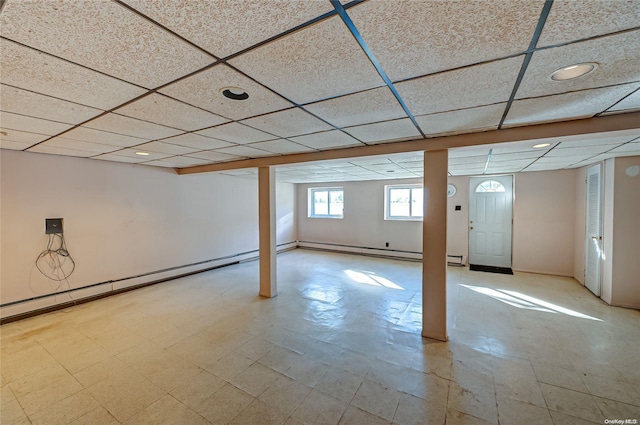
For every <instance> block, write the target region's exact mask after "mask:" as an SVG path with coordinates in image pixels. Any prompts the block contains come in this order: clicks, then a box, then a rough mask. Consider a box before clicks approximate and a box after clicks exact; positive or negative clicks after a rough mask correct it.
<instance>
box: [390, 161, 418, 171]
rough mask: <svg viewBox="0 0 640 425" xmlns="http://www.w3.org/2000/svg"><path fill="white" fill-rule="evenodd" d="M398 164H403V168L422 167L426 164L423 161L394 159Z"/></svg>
mask: <svg viewBox="0 0 640 425" xmlns="http://www.w3.org/2000/svg"><path fill="white" fill-rule="evenodd" d="M393 162H395V163H396V164H398V165H400V166H402V168H407V169H409V168H421V167H423V166H424V162H423V161H396V160H393Z"/></svg>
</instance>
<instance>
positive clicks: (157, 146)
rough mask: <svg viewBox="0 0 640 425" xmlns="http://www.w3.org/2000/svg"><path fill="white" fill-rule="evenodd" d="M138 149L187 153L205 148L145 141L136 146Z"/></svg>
mask: <svg viewBox="0 0 640 425" xmlns="http://www.w3.org/2000/svg"><path fill="white" fill-rule="evenodd" d="M136 149H137V150H140V151H144V152H157V153H166V154H171V155H185V154H188V153H192V152H197V151H199V150H203V149H193V148H187V147H184V146H179V145H172V144H170V143H164V142H150V143H145V144H143V145H138V146H136Z"/></svg>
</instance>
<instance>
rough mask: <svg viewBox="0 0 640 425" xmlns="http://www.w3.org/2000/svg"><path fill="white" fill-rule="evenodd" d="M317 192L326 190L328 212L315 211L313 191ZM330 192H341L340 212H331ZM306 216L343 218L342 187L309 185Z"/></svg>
mask: <svg viewBox="0 0 640 425" xmlns="http://www.w3.org/2000/svg"><path fill="white" fill-rule="evenodd" d="M317 192H327V201H328V203H327V212H328V214H317V213H316V211H315V208H314V207H315V204H314V202H313V200H314V198H315V193H317ZM331 192H342V214H331ZM307 200H308V217H309V218H334V219H342V218H344V188H342V187H310V188H309V191H308V194H307Z"/></svg>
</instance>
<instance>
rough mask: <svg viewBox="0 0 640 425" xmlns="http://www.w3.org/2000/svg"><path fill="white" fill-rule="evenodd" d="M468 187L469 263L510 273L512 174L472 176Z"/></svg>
mask: <svg viewBox="0 0 640 425" xmlns="http://www.w3.org/2000/svg"><path fill="white" fill-rule="evenodd" d="M469 182H470V190H469V266H470V268H471V269H472V270H482V271H494V272H500V273H510V274H511V273H513V272H512V271H511V234H512V226H513V176H512V175H508V176H482V177H472V178H471V179H470V180H469Z"/></svg>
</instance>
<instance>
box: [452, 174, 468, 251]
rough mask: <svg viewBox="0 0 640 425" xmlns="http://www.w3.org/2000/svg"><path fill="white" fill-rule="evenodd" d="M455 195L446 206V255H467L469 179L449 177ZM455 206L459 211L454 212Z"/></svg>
mask: <svg viewBox="0 0 640 425" xmlns="http://www.w3.org/2000/svg"><path fill="white" fill-rule="evenodd" d="M449 184H452V185H454V186H455V187H456V194H455V195H453V196H452V197H450V198H448V204H447V254H449V255H464V256H468V254H469V177H449ZM456 205H459V206H460V211H456V208H455V207H456Z"/></svg>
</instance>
